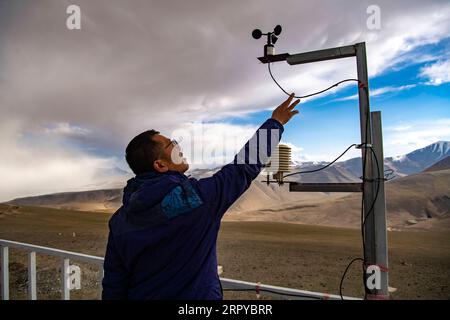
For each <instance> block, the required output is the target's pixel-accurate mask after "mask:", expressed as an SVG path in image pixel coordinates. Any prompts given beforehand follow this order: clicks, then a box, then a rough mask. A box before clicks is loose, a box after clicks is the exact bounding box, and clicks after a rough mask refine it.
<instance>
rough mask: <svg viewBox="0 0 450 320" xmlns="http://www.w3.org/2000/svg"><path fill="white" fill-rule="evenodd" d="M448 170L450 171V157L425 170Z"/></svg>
mask: <svg viewBox="0 0 450 320" xmlns="http://www.w3.org/2000/svg"><path fill="white" fill-rule="evenodd" d="M446 169H450V156H448V157H447V158H444V159H442V160H441V161H438V162H436V163H435V164H433V165H431V166H429V167H428V168H426V169H425V171H439V170H446Z"/></svg>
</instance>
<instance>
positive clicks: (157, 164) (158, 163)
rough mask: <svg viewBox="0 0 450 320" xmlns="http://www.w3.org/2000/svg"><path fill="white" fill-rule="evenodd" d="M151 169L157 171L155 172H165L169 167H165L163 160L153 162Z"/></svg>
mask: <svg viewBox="0 0 450 320" xmlns="http://www.w3.org/2000/svg"><path fill="white" fill-rule="evenodd" d="M153 168H154V169H155V170H156V171H157V172H161V173H163V172H167V171H168V170H169V167H168V166H167V164H166V163H165V161H164V160H155V161H154V162H153Z"/></svg>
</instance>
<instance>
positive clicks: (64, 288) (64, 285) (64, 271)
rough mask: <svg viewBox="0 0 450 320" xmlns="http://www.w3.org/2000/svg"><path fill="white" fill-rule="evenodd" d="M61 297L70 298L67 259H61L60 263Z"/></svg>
mask: <svg viewBox="0 0 450 320" xmlns="http://www.w3.org/2000/svg"><path fill="white" fill-rule="evenodd" d="M61 298H62V299H63V300H70V288H69V259H62V263H61Z"/></svg>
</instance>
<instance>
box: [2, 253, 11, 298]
mask: <svg viewBox="0 0 450 320" xmlns="http://www.w3.org/2000/svg"><path fill="white" fill-rule="evenodd" d="M8 251H9V250H8V247H0V256H1V259H2V262H1V263H2V276H1V280H2V300H9V252H8Z"/></svg>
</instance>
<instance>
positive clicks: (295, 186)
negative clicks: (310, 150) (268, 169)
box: [289, 182, 363, 192]
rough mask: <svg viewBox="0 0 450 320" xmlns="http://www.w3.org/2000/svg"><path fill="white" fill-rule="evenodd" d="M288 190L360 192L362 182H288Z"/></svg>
mask: <svg viewBox="0 0 450 320" xmlns="http://www.w3.org/2000/svg"><path fill="white" fill-rule="evenodd" d="M289 191H297V192H362V191H363V184H362V183H298V182H290V183H289Z"/></svg>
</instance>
